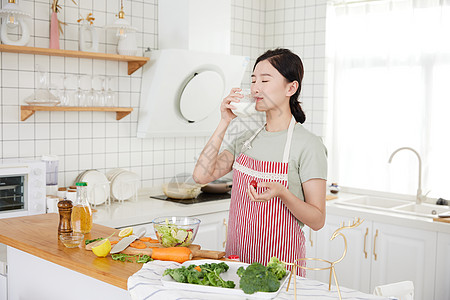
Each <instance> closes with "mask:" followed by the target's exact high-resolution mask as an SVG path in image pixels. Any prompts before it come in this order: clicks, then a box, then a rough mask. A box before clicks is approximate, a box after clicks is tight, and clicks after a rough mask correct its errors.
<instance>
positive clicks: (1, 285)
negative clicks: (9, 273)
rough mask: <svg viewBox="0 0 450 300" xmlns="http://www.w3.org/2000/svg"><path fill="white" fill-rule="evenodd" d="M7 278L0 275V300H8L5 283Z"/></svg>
mask: <svg viewBox="0 0 450 300" xmlns="http://www.w3.org/2000/svg"><path fill="white" fill-rule="evenodd" d="M6 279H7V277H6V276H3V275H1V274H0V300H6V299H8V294H7V292H8V289H7V288H8V285H7V282H6Z"/></svg>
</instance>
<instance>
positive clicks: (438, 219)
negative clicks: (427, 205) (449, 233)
mask: <svg viewBox="0 0 450 300" xmlns="http://www.w3.org/2000/svg"><path fill="white" fill-rule="evenodd" d="M433 221H434V222H442V223H450V218H433Z"/></svg>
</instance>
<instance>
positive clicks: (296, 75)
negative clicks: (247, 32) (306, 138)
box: [253, 48, 306, 124]
mask: <svg viewBox="0 0 450 300" xmlns="http://www.w3.org/2000/svg"><path fill="white" fill-rule="evenodd" d="M264 60H267V61H269V63H270V64H271V65H272V66H273V67H274V68H275V69H277V70H278V72H280V74H281V75H283V77H284V78H286V80H287V81H288V82H293V81H297V82H298V89H297V91H296V92H295V94H293V95H292V96H291V98H290V99H289V106H290V108H291V113H292V114H293V115H294V118H295V120H296V121H297V122H300V123H302V124H303V123H304V122H305V120H306V116H305V113H304V112H303V110H302V107H301V106H300V102H299V101H298V98H299V95H300V91H301V89H302V79H303V73H304V70H303V63H302V60H301V59H300V57H298V55H297V54H294V53H292V52H291V50H289V49H282V48H276V49H274V50H268V51H266V52H265V53H264V54H263V55H261V56H260V57H258V59H257V60H256V62H255V65H254V66H253V71H254V70H255V67H256V65H257V64H258V63H259V62H261V61H264Z"/></svg>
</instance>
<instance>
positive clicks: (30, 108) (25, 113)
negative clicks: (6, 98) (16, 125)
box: [20, 105, 133, 121]
mask: <svg viewBox="0 0 450 300" xmlns="http://www.w3.org/2000/svg"><path fill="white" fill-rule="evenodd" d="M36 111H112V112H115V113H116V120H120V119H122V118H124V117H126V116H127V115H129V114H130V113H131V112H132V111H133V108H131V107H78V106H42V105H22V106H20V120H22V121H25V120H26V119H28V118H29V117H31V116H32V115H33V114H34V113H35V112H36Z"/></svg>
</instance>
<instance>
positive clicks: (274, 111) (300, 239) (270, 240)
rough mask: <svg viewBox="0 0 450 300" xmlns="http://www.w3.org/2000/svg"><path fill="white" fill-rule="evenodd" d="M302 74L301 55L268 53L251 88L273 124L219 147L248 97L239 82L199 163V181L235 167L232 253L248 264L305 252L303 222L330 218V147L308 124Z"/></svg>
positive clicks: (310, 223)
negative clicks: (301, 97)
mask: <svg viewBox="0 0 450 300" xmlns="http://www.w3.org/2000/svg"><path fill="white" fill-rule="evenodd" d="M302 79H303V64H302V61H301V60H300V58H299V57H298V56H297V55H296V54H294V53H292V52H291V51H290V50H287V49H275V50H269V51H267V52H266V53H264V54H263V55H261V56H260V57H259V58H258V59H257V60H256V63H255V65H254V67H253V73H252V83H251V92H252V96H253V97H255V99H256V110H257V111H263V112H265V114H266V122H267V123H266V124H265V125H264V126H263V127H261V128H260V129H259V130H257V131H256V132H245V133H244V134H242V135H241V136H240V137H238V138H236V140H235V141H234V142H233V143H232V144H230V145H225V147H224V149H225V150H223V151H222V152H221V153H219V149H220V147H221V144H222V141H223V137H224V134H225V131H226V129H227V127H228V125H229V124H230V122H231V120H232V119H234V118H235V117H236V115H234V114H233V111H232V109H233V108H234V107H233V102H239V99H240V98H241V97H242V96H241V95H240V94H239V93H238V92H239V91H240V89H239V88H234V89H232V90H231V92H230V94H229V95H228V96H227V97H226V98H225V99H224V100H223V101H222V104H221V107H220V111H221V120H220V122H219V125H218V126H217V129H216V130H215V132H214V133H213V135H212V137H211V138H210V139H209V141H208V143H207V144H206V146H205V148H204V149H203V151H202V153H201V154H200V157H199V159H198V161H197V164H196V166H195V169H194V174H193V176H194V179H195V180H196V181H197V182H198V183H208V182H210V181H213V180H215V179H217V178H220V177H222V176H223V175H225V174H227V173H228V172H230V171H231V170H232V169H233V170H234V173H233V188H232V193H231V205H230V215H229V221H228V224H229V225H228V237H227V246H226V253H227V255H231V254H235V255H238V256H239V257H240V260H241V261H243V262H246V263H252V262H255V261H256V262H260V263H262V264H266V263H267V262H268V261H269V259H270V257H272V256H277V257H278V258H279V259H281V260H283V261H286V262H293V261H294V260H295V259H298V258H301V257H305V238H304V235H303V232H302V226H303V224H306V225H308V226H309V227H310V228H312V229H314V230H319V229H320V228H322V227H323V225H324V222H325V193H326V176H327V159H326V156H327V153H326V149H325V146H324V145H323V143H322V141H321V139H320V138H318V137H317V136H315V135H314V134H312V133H311V132H309V131H307V130H306V129H305V128H304V127H303V126H302V125H301V123H303V122H304V121H305V114H304V113H303V110H302V108H301V106H300V103H299V102H298V98H299V95H300V90H301V83H302ZM254 186H256V188H255V187H254ZM303 274H304V273H303Z"/></svg>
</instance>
